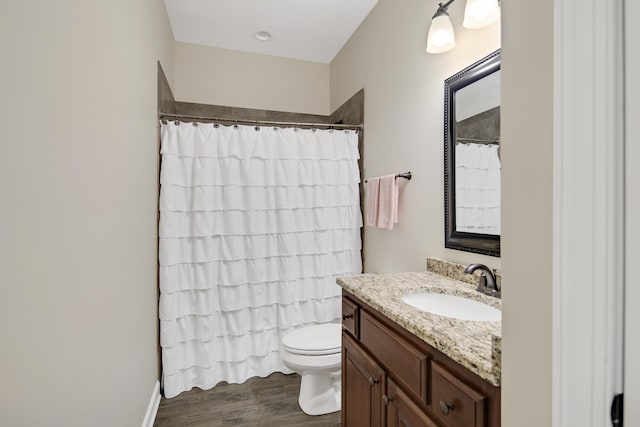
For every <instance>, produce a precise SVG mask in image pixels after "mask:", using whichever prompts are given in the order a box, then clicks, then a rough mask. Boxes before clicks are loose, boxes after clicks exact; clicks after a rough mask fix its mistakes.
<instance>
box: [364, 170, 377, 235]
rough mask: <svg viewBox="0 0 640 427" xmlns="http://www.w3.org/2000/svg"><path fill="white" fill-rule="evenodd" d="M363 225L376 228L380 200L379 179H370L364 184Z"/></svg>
mask: <svg viewBox="0 0 640 427" xmlns="http://www.w3.org/2000/svg"><path fill="white" fill-rule="evenodd" d="M364 192H365V198H364V210H365V224H366V225H368V226H370V227H377V226H378V201H379V198H380V178H370V179H368V180H366V181H365V183H364Z"/></svg>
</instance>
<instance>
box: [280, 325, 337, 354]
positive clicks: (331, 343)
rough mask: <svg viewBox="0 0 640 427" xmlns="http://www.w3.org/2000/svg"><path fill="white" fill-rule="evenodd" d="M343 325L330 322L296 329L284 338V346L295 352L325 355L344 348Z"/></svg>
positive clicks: (287, 349)
mask: <svg viewBox="0 0 640 427" xmlns="http://www.w3.org/2000/svg"><path fill="white" fill-rule="evenodd" d="M341 331H342V325H340V324H339V323H328V324H324V325H315V326H307V327H304V328H300V329H296V330H293V331H291V332H289V333H288V334H286V335H285V336H284V337H283V338H282V346H283V347H284V349H285V350H286V351H288V352H289V353H293V354H300V355H308V356H323V355H329V354H337V353H340V352H341V350H342V342H341V339H342V335H341Z"/></svg>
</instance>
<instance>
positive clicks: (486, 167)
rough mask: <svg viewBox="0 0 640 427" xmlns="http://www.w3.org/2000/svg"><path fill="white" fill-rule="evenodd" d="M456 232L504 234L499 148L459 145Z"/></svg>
mask: <svg viewBox="0 0 640 427" xmlns="http://www.w3.org/2000/svg"><path fill="white" fill-rule="evenodd" d="M455 162H456V201H455V202H456V230H457V231H461V232H466V233H480V234H492V235H499V234H500V158H499V156H498V144H466V143H456V156H455Z"/></svg>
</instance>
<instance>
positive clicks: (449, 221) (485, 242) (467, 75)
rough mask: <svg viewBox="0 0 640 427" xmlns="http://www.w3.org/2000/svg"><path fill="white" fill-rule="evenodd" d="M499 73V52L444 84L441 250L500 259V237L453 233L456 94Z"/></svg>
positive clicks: (455, 75)
mask: <svg viewBox="0 0 640 427" xmlns="http://www.w3.org/2000/svg"><path fill="white" fill-rule="evenodd" d="M499 69H500V50H499V49H498V50H497V51H495V52H493V53H491V54H490V55H488V56H487V57H485V58H482V59H481V60H479V61H478V62H476V63H474V64H472V65H470V66H468V67H467V68H465V69H464V70H462V71H460V72H458V73H456V74H454V75H453V76H451V77H449V78H448V79H446V80H445V81H444V246H445V247H446V248H449V249H457V250H460V251H467V252H474V253H478V254H483V255H489V256H495V257H499V256H500V236H496V235H491V234H476V233H464V232H459V231H456V204H455V200H456V174H455V170H456V168H455V164H456V159H455V153H456V150H455V144H456V126H455V111H456V103H455V102H456V100H455V93H456V91H458V90H460V89H462V88H464V87H465V86H468V85H470V84H471V83H474V82H476V81H478V80H480V79H482V78H484V77H486V76H488V75H489V74H492V73H494V72H496V71H498V70H499Z"/></svg>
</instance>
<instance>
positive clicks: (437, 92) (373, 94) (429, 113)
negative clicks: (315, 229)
mask: <svg viewBox="0 0 640 427" xmlns="http://www.w3.org/2000/svg"><path fill="white" fill-rule="evenodd" d="M436 8H437V4H436V2H433V3H430V2H425V1H423V0H409V1H402V2H398V1H396V0H381V1H380V2H379V3H378V5H377V6H376V7H375V8H374V9H373V11H372V12H371V13H370V14H369V16H368V17H367V18H366V20H365V21H364V22H363V24H362V25H361V26H360V28H359V29H358V30H357V31H356V32H355V34H354V35H353V36H352V37H351V39H350V40H349V42H348V43H347V44H346V45H345V47H344V48H343V49H342V50H341V51H340V53H339V54H338V55H337V56H336V58H335V59H334V60H333V62H332V63H331V109H332V110H333V109H335V108H336V107H338V106H340V105H341V104H342V103H343V102H344V101H346V100H347V99H348V98H349V97H350V96H351V95H353V94H354V93H356V92H357V91H358V90H359V89H361V88H363V87H364V89H365V107H364V113H365V143H364V146H365V147H364V167H365V176H377V175H385V174H390V173H397V172H405V171H409V170H410V171H412V172H413V179H412V180H411V181H410V182H405V181H403V182H402V184H401V185H402V186H403V187H402V190H401V191H402V193H401V201H400V221H399V224H398V225H397V228H395V229H394V230H393V231H386V230H379V229H374V228H367V230H366V233H367V235H366V243H365V269H366V270H367V271H368V272H388V271H408V270H423V269H424V268H425V258H426V257H428V256H429V257H437V258H442V259H446V260H450V261H456V262H461V263H470V262H482V263H485V264H487V265H490V266H493V267H497V268H499V267H500V259H499V258H494V257H485V256H480V255H475V254H471V253H468V252H461V251H454V250H449V249H445V248H444V201H443V199H444V190H443V185H444V184H443V173H444V172H443V156H444V152H443V117H444V116H443V102H444V101H443V99H444V80H445V79H446V78H447V77H450V76H451V75H453V74H455V73H456V72H457V71H459V70H461V69H462V68H464V67H466V66H468V65H470V64H472V63H473V62H475V61H477V60H478V59H481V58H483V57H484V56H486V55H487V54H489V53H491V52H493V51H495V50H496V49H498V48H499V47H500V25H499V24H494V25H492V26H490V27H488V28H485V29H482V30H467V29H465V28H463V27H462V18H463V14H464V2H455V3H453V4H452V5H451V7H450V9H449V12H450V15H451V18H452V22H453V23H454V26H455V31H456V41H457V47H456V48H455V49H454V50H452V51H450V52H448V53H444V54H440V55H431V54H428V53H426V52H425V48H426V33H427V28H428V23H429V18H430V17H431V16H432V15H433V13H434V12H435V10H436Z"/></svg>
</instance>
